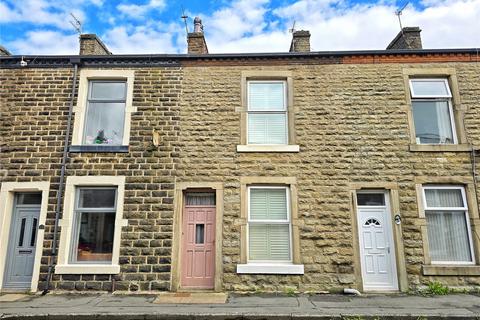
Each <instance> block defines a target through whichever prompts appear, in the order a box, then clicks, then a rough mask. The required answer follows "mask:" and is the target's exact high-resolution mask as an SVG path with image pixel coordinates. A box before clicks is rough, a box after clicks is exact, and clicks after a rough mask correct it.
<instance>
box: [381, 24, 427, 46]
mask: <svg viewBox="0 0 480 320" xmlns="http://www.w3.org/2000/svg"><path fill="white" fill-rule="evenodd" d="M420 32H422V30H420V28H419V27H404V28H402V30H401V31H400V32H399V33H398V34H397V36H396V37H395V38H394V39H393V40H392V42H390V44H389V45H388V47H387V50H396V49H400V50H402V49H422V38H421V36H420Z"/></svg>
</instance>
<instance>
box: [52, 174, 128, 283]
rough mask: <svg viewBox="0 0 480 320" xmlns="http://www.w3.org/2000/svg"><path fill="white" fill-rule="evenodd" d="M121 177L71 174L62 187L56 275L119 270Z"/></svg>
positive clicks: (122, 183) (123, 224)
mask: <svg viewBox="0 0 480 320" xmlns="http://www.w3.org/2000/svg"><path fill="white" fill-rule="evenodd" d="M124 192H125V177H121V176H81V177H75V176H71V177H68V178H67V182H66V187H65V204H64V210H63V217H62V219H61V220H60V221H59V224H60V226H61V227H62V229H61V232H60V243H59V251H58V264H57V266H56V267H55V273H58V274H93V273H94V274H116V273H119V272H120V266H119V256H120V238H121V231H122V227H123V226H126V225H127V223H128V221H127V220H125V219H123V200H124Z"/></svg>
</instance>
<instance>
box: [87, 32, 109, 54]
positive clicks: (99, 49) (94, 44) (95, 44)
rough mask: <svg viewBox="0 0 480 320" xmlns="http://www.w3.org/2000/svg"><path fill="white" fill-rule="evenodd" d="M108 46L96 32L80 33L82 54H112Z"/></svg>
mask: <svg viewBox="0 0 480 320" xmlns="http://www.w3.org/2000/svg"><path fill="white" fill-rule="evenodd" d="M110 54H112V53H111V52H110V50H108V48H107V46H106V45H105V44H104V43H103V42H102V40H100V38H99V37H97V35H96V34H93V33H89V34H81V35H80V55H81V56H83V55H110Z"/></svg>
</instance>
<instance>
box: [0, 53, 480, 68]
mask: <svg viewBox="0 0 480 320" xmlns="http://www.w3.org/2000/svg"><path fill="white" fill-rule="evenodd" d="M479 50H480V48H456V49H404V50H353V51H352V50H345V51H313V52H265V53H209V54H118V55H116V54H112V55H82V56H80V55H28V56H27V55H23V56H22V55H13V56H0V69H1V68H21V66H20V61H22V58H23V60H24V61H25V62H27V65H26V66H24V67H23V68H32V67H65V66H72V62H71V61H72V60H79V61H80V62H79V63H81V64H82V65H84V66H86V67H88V66H89V65H91V66H98V65H105V66H117V65H131V66H150V67H152V66H172V67H177V66H179V65H180V63H181V62H182V61H211V60H239V59H241V60H245V59H247V60H248V59H253V60H256V59H257V60H258V59H299V58H303V59H308V58H310V59H314V58H316V59H321V58H342V57H349V56H350V57H352V56H428V55H440V56H449V55H450V56H458V55H469V56H470V59H471V61H479Z"/></svg>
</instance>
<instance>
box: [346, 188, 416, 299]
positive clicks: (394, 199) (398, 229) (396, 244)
mask: <svg viewBox="0 0 480 320" xmlns="http://www.w3.org/2000/svg"><path fill="white" fill-rule="evenodd" d="M368 191H376V192H385V194H386V196H388V203H387V209H389V212H390V221H391V226H392V236H393V244H392V250H393V251H394V253H395V262H396V274H397V281H398V291H401V292H406V291H408V289H409V287H408V278H407V268H406V263H405V249H404V242H403V231H402V225H403V216H402V214H401V212H400V201H399V192H398V184H397V183H394V182H387V183H385V182H367V183H352V184H351V185H350V200H351V213H352V214H351V217H352V226H353V236H352V241H353V255H354V261H355V263H354V274H355V278H356V288H357V289H358V290H360V291H364V288H363V274H362V267H361V257H360V238H359V226H358V206H357V192H368ZM396 215H399V216H400V217H401V219H402V221H401V222H400V224H396V223H395V222H394V217H395V216H396ZM372 291H373V290H372Z"/></svg>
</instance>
